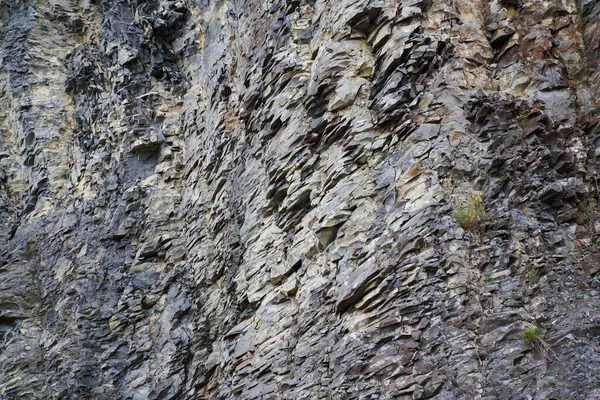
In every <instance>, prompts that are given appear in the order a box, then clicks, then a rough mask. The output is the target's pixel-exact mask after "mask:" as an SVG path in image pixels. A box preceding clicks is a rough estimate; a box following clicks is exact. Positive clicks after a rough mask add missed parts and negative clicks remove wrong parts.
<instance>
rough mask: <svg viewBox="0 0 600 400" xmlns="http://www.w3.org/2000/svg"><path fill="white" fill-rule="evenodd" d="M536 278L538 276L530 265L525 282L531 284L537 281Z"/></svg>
mask: <svg viewBox="0 0 600 400" xmlns="http://www.w3.org/2000/svg"><path fill="white" fill-rule="evenodd" d="M537 278H538V276H537V271H536V269H535V267H534V266H533V265H530V266H529V269H528V270H527V280H528V281H529V282H532V283H533V282H536V281H537Z"/></svg>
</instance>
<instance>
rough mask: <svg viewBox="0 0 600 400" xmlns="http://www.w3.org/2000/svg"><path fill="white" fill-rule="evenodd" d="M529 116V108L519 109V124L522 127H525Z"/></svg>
mask: <svg viewBox="0 0 600 400" xmlns="http://www.w3.org/2000/svg"><path fill="white" fill-rule="evenodd" d="M528 116H529V111H528V110H519V113H518V114H517V123H518V124H519V126H520V127H521V128H523V127H524V126H525V123H526V122H527V117H528Z"/></svg>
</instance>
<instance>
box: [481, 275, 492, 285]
mask: <svg viewBox="0 0 600 400" xmlns="http://www.w3.org/2000/svg"><path fill="white" fill-rule="evenodd" d="M493 281H494V280H493V279H492V277H491V276H489V275H488V276H486V277H485V278H483V283H486V284H487V283H492V282H493Z"/></svg>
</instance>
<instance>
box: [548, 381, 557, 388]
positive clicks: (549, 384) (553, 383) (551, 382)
mask: <svg viewBox="0 0 600 400" xmlns="http://www.w3.org/2000/svg"><path fill="white" fill-rule="evenodd" d="M548 386H550V387H551V388H553V387H556V382H554V381H553V380H549V381H548Z"/></svg>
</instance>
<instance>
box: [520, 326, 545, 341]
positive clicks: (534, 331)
mask: <svg viewBox="0 0 600 400" xmlns="http://www.w3.org/2000/svg"><path fill="white" fill-rule="evenodd" d="M541 333H542V328H540V327H539V326H537V325H530V326H528V327H527V328H525V329H524V330H523V333H521V337H522V338H523V339H525V340H527V341H528V342H530V343H536V342H537V341H538V338H539V336H540V334H541Z"/></svg>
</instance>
